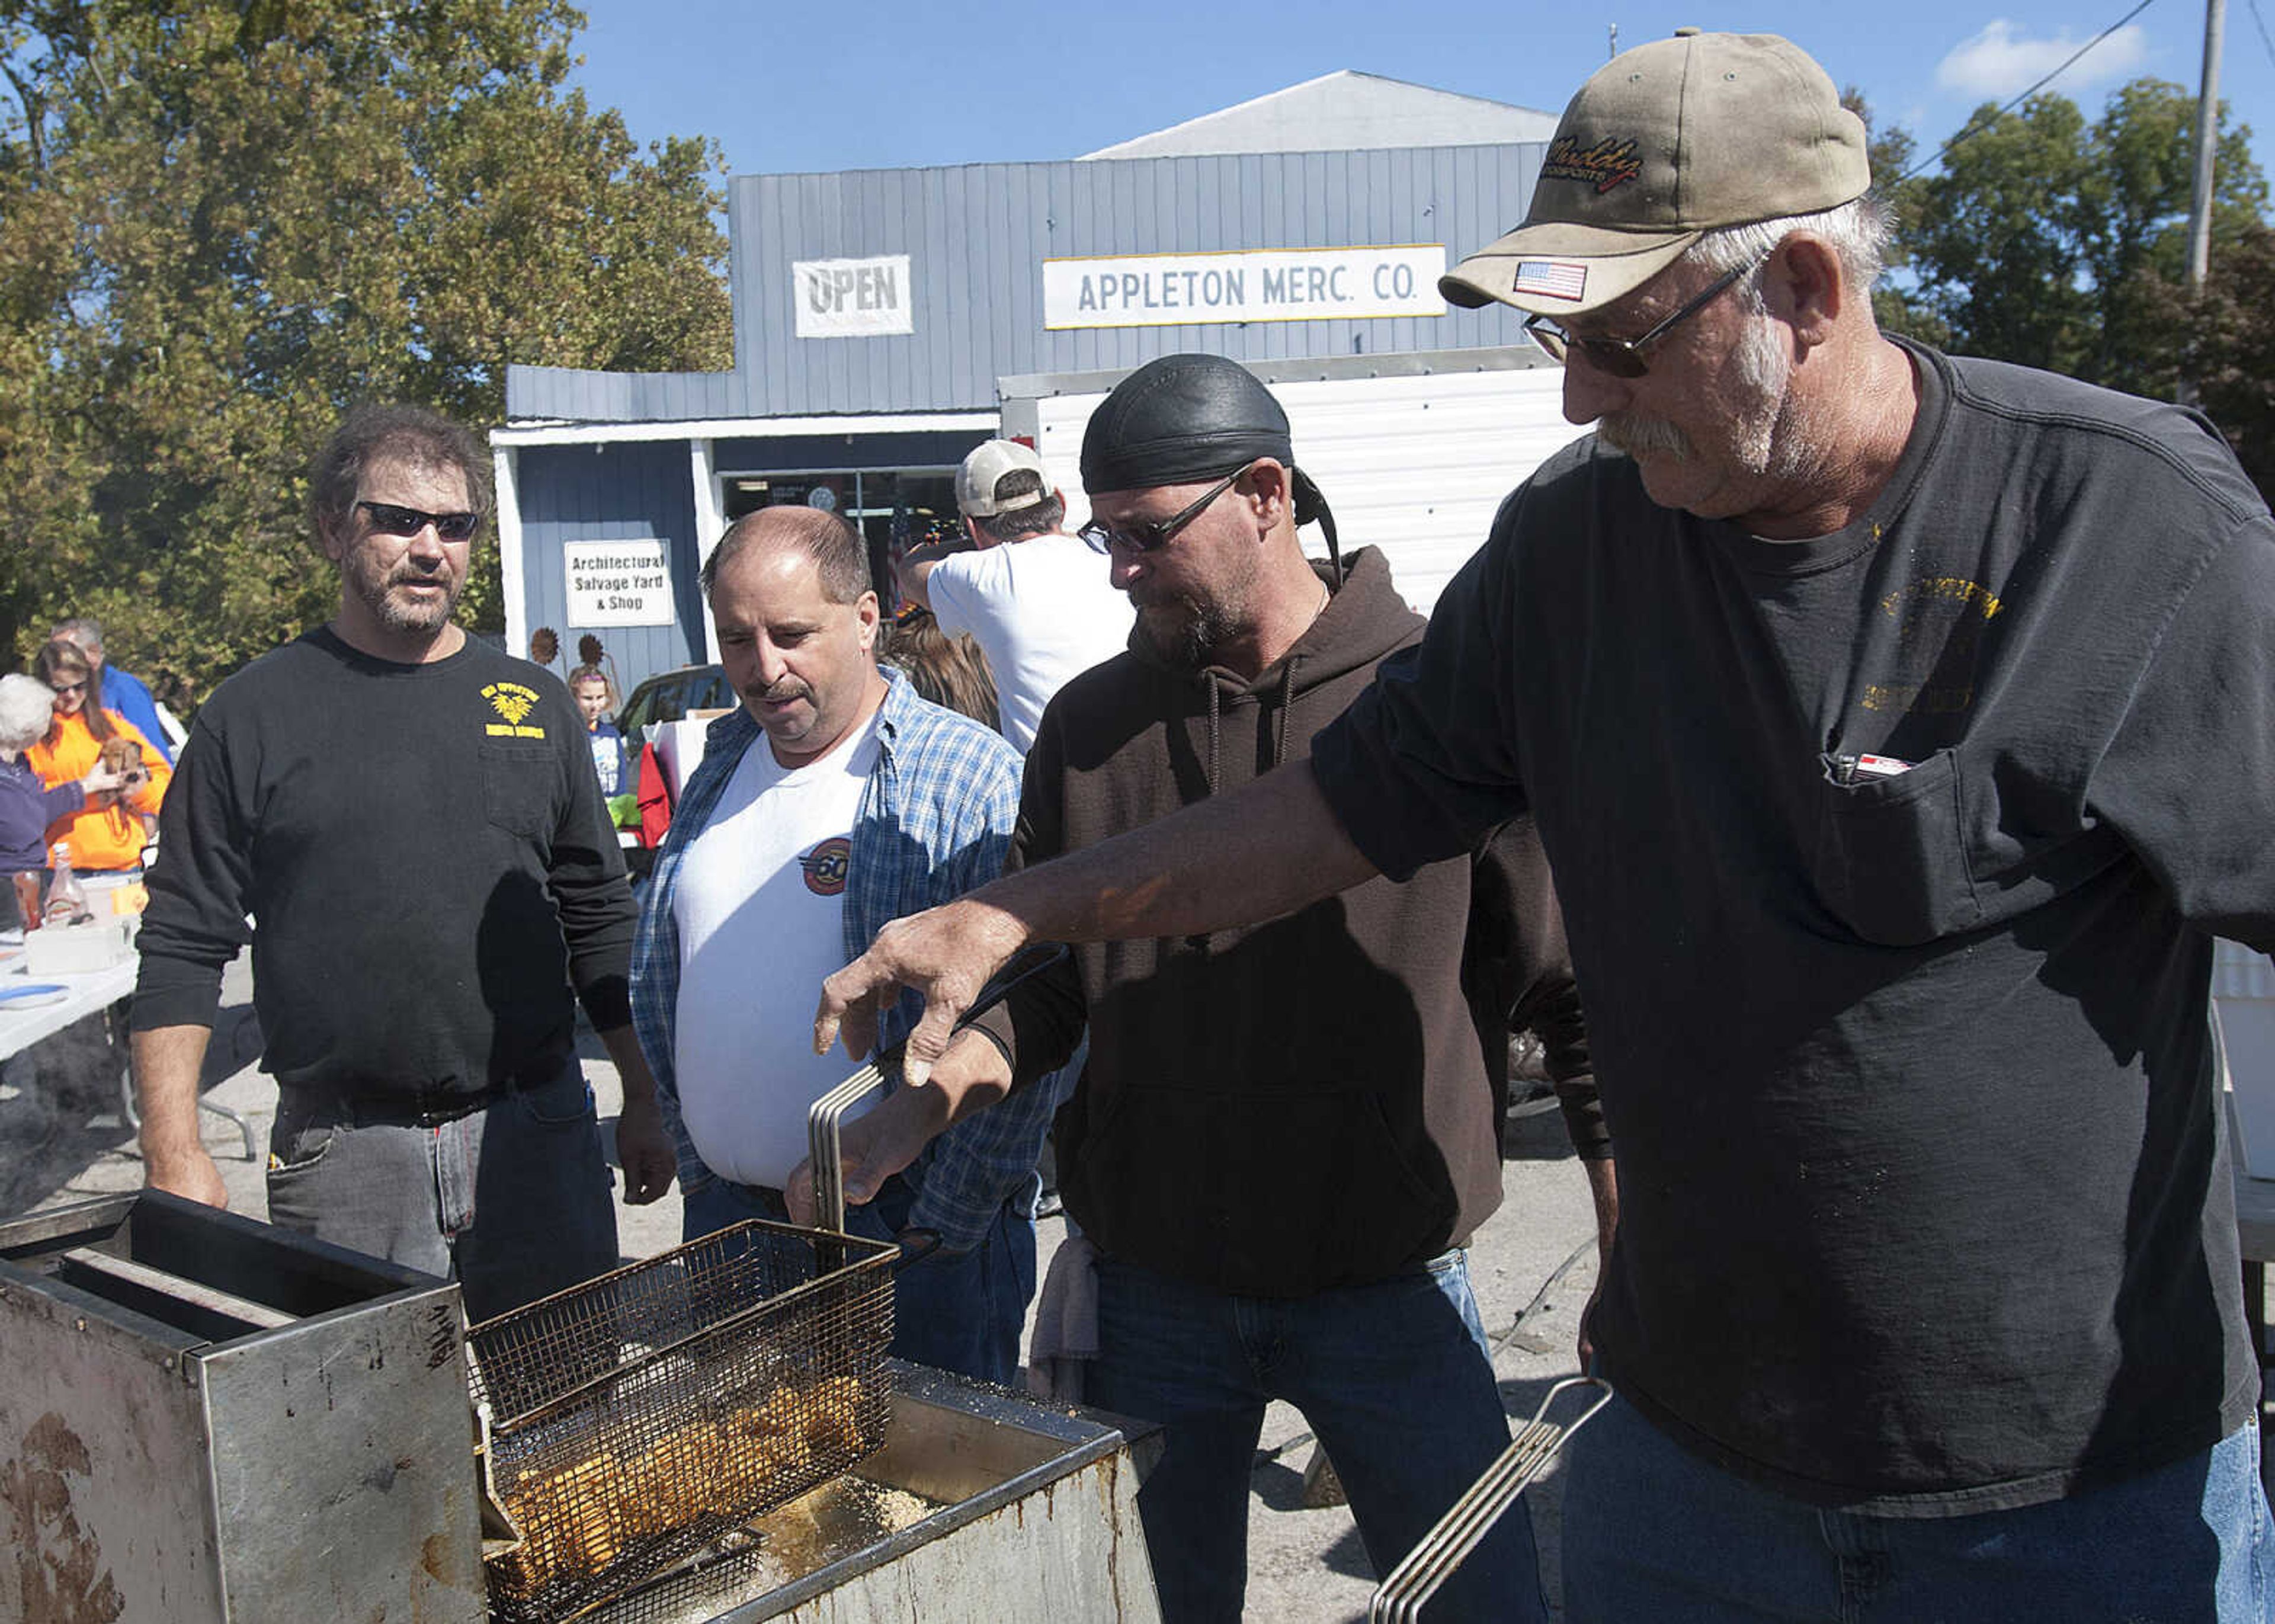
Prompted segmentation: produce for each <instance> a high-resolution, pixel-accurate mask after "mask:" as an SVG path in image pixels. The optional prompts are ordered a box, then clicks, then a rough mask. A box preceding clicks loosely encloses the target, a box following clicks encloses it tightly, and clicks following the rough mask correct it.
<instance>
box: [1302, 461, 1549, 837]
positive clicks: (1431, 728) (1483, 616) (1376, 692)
mask: <svg viewBox="0 0 2275 1624" xmlns="http://www.w3.org/2000/svg"><path fill="white" fill-rule="evenodd" d="M1528 489H1529V487H1528ZM1526 495H1527V491H1525V490H1520V491H1518V492H1517V493H1516V495H1514V496H1511V497H1510V498H1509V500H1508V502H1507V503H1505V504H1504V505H1503V507H1502V509H1501V512H1500V517H1499V518H1497V519H1496V520H1495V521H1494V524H1493V535H1492V537H1491V538H1490V539H1489V540H1487V541H1486V543H1485V546H1484V547H1483V548H1480V549H1479V550H1478V553H1477V554H1476V555H1475V556H1473V557H1472V558H1470V562H1469V563H1467V564H1465V565H1463V568H1462V570H1461V572H1460V573H1459V574H1457V575H1455V577H1454V578H1453V580H1451V581H1450V582H1448V583H1447V586H1446V590H1445V593H1444V594H1443V595H1442V596H1440V598H1439V600H1438V602H1437V606H1436V608H1433V609H1432V611H1431V614H1430V629H1429V631H1428V632H1427V633H1426V634H1425V636H1424V638H1423V639H1422V641H1421V642H1420V643H1419V644H1417V645H1416V646H1414V647H1412V648H1410V649H1405V650H1402V652H1400V653H1396V654H1394V655H1392V656H1391V657H1390V658H1389V659H1387V660H1386V661H1383V662H1382V664H1381V666H1380V667H1379V668H1378V669H1377V672H1376V675H1375V680H1374V682H1373V684H1372V685H1370V686H1369V687H1368V688H1367V689H1366V691H1364V692H1363V693H1361V694H1360V695H1359V697H1358V698H1357V699H1356V700H1354V701H1353V702H1352V704H1351V706H1350V708H1349V710H1347V711H1345V712H1344V713H1343V714H1342V716H1340V717H1338V718H1337V719H1336V720H1335V721H1333V722H1331V723H1329V724H1328V725H1327V726H1326V728H1325V729H1323V730H1321V731H1320V732H1319V734H1318V735H1317V736H1315V737H1314V738H1313V739H1312V741H1311V771H1312V773H1313V774H1314V775H1315V776H1316V777H1317V778H1318V780H1319V788H1320V789H1321V791H1322V792H1323V793H1324V794H1325V795H1326V798H1327V804H1328V805H1329V806H1330V807H1331V808H1333V810H1334V814H1335V817H1336V819H1337V820H1338V821H1340V822H1341V823H1342V826H1343V829H1344V832H1345V833H1346V834H1348V835H1349V836H1350V838H1351V840H1352V842H1354V843H1355V844H1356V845H1357V847H1358V849H1359V850H1361V851H1363V852H1364V853H1365V854H1366V857H1367V858H1368V860H1369V861H1370V862H1372V863H1373V864H1374V865H1375V866H1376V867H1377V868H1379V869H1380V870H1381V871H1382V872H1384V873H1386V874H1387V875H1389V876H1390V877H1391V878H1392V879H1394V880H1409V879H1411V878H1412V877H1413V875H1414V872H1415V871H1416V870H1417V869H1418V868H1420V867H1422V866H1423V865H1425V864H1427V863H1434V862H1440V861H1443V860H1445V859H1447V858H1449V857H1460V856H1462V855H1463V854H1465V853H1468V852H1471V851H1474V850H1477V848H1478V842H1480V841H1482V840H1483V839H1484V838H1485V835H1486V834H1487V833H1488V832H1489V831H1490V830H1492V829H1493V827H1496V826H1497V825H1500V824H1501V823H1505V822H1507V821H1508V820H1509V819H1510V818H1512V817H1514V816H1515V815H1517V814H1518V813H1520V812H1523V811H1524V810H1525V804H1526V803H1525V798H1524V792H1523V782H1522V775H1521V774H1520V772H1519V770H1518V761H1517V750H1516V738H1517V735H1516V729H1515V718H1514V715H1513V707H1514V703H1515V691H1514V687H1513V673H1512V670H1511V668H1510V665H1509V661H1508V652H1509V636H1510V619H1511V616H1510V593H1512V591H1513V590H1514V582H1513V576H1512V571H1511V568H1510V565H1511V555H1512V548H1511V546H1510V539H1511V537H1512V535H1513V534H1514V532H1515V526H1516V525H1517V523H1518V522H1519V520H1520V518H1521V517H1522V511H1523V502H1524V501H1525V498H1526Z"/></svg>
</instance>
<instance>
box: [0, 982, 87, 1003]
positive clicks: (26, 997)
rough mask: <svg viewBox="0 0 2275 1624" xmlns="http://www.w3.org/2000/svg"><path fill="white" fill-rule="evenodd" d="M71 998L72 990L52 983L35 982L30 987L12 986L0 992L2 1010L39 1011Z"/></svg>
mask: <svg viewBox="0 0 2275 1624" xmlns="http://www.w3.org/2000/svg"><path fill="white" fill-rule="evenodd" d="M70 996H71V988H69V987H67V986H57V985H56V984H55V983H54V982H52V981H35V982H34V983H32V984H31V985H30V986H11V987H9V988H7V989H6V990H5V991H0V1009H37V1008H42V1006H44V1005H48V1004H59V1003H61V1002H63V1001H64V999H66V998H69V997H70Z"/></svg>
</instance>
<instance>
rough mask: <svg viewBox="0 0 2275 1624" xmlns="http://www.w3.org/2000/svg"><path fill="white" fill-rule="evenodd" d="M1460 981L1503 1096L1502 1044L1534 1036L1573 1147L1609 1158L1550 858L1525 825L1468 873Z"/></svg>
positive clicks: (1502, 837) (1513, 826) (1489, 846)
mask: <svg viewBox="0 0 2275 1624" xmlns="http://www.w3.org/2000/svg"><path fill="white" fill-rule="evenodd" d="M1462 975H1463V982H1464V984H1465V987H1466V990H1467V992H1468V994H1469V998H1470V1005H1471V1011H1472V1017H1473V1019H1474V1020H1475V1021H1476V1023H1477V1027H1478V1033H1479V1034H1480V1036H1481V1037H1483V1038H1485V1039H1486V1041H1487V1042H1488V1043H1489V1044H1490V1045H1492V1047H1490V1048H1489V1049H1488V1051H1487V1054H1486V1056H1485V1061H1486V1069H1487V1071H1488V1073H1489V1074H1490V1075H1491V1076H1493V1077H1494V1078H1495V1079H1496V1080H1497V1081H1498V1082H1499V1083H1500V1084H1501V1085H1502V1086H1503V1087H1504V1088H1505V1086H1506V1083H1507V1076H1506V1072H1507V1066H1508V1058H1507V1056H1508V1034H1509V1033H1511V1032H1515V1031H1531V1032H1533V1033H1535V1034H1537V1035H1538V1037H1539V1039H1540V1041H1541V1044H1542V1046H1543V1048H1544V1050H1545V1052H1546V1061H1547V1069H1548V1076H1549V1080H1550V1081H1551V1082H1552V1083H1553V1084H1555V1087H1556V1098H1557V1103H1558V1104H1559V1105H1560V1106H1561V1107H1562V1109H1563V1114H1564V1127H1565V1130H1566V1131H1567V1132H1568V1133H1569V1134H1570V1135H1571V1137H1572V1144H1573V1148H1574V1149H1575V1150H1576V1151H1578V1152H1579V1153H1580V1154H1581V1156H1582V1157H1583V1158H1585V1159H1589V1160H1591V1161H1593V1160H1600V1159H1604V1158H1606V1157H1608V1156H1609V1155H1610V1154H1611V1153H1612V1141H1611V1135H1610V1134H1609V1132H1608V1131H1607V1130H1606V1128H1605V1126H1604V1112H1603V1106H1602V1104H1601V1102H1600V1101H1599V1099H1598V1098H1597V1094H1596V1078H1595V1069H1594V1067H1593V1066H1592V1065H1591V1062H1590V1061H1589V1057H1588V1025H1587V1019H1586V1017H1585V1016H1584V1015H1583V1013H1582V1010H1581V1007H1580V986H1579V982H1578V980H1577V979H1576V978H1575V976H1574V974H1573V971H1572V955H1571V950H1570V948H1569V947H1568V945H1567V943H1566V941H1565V937H1564V916H1563V913H1562V910H1561V908H1560V907H1559V906H1558V904H1557V901H1556V889H1555V887H1554V885H1553V882H1552V881H1551V880H1550V876H1549V870H1548V857H1547V854H1546V852H1544V851H1543V850H1541V849H1540V838H1539V836H1538V834H1537V833H1536V832H1535V831H1534V829H1533V827H1532V823H1531V820H1529V819H1523V818H1519V819H1515V820H1511V821H1510V822H1509V823H1508V824H1506V825H1504V826H1503V827H1501V828H1500V829H1499V830H1497V831H1495V833H1494V834H1493V836H1492V838H1491V839H1489V840H1488V841H1486V842H1485V845H1484V847H1483V848H1482V849H1481V850H1479V851H1478V854H1477V857H1476V858H1475V860H1474V861H1473V863H1472V865H1471V882H1470V928H1469V940H1468V941H1467V942H1466V943H1465V944H1464V949H1463V959H1462Z"/></svg>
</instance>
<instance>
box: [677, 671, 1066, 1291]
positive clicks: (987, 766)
mask: <svg viewBox="0 0 2275 1624" xmlns="http://www.w3.org/2000/svg"><path fill="white" fill-rule="evenodd" d="M884 676H885V680H886V682H887V683H888V684H889V691H888V692H887V694H886V696H885V701H884V705H883V706H882V707H881V709H880V710H879V711H878V713H877V742H878V745H879V749H878V752H877V765H876V767H875V769H874V770H873V771H872V772H871V773H870V774H869V782H868V783H867V784H866V786H865V787H864V789H862V792H861V803H860V810H859V812H858V813H857V814H856V816H855V819H854V823H853V835H852V845H853V850H852V854H851V858H850V865H849V869H850V872H848V873H847V876H846V880H845V942H844V948H845V957H846V961H847V962H848V963H850V962H851V961H852V960H854V959H856V958H858V957H859V956H861V954H862V953H864V952H865V951H866V950H867V948H868V946H869V943H870V942H871V941H872V940H873V939H874V938H875V936H876V934H877V933H878V932H879V931H881V930H882V929H883V928H884V927H885V925H886V924H887V923H888V922H889V921H891V920H893V919H897V918H901V917H902V916H903V915H904V914H911V913H919V912H921V911H923V910H925V909H927V908H933V907H937V906H939V905H940V904H941V903H946V902H950V901H953V900H954V899H955V898H956V897H958V896H961V895H964V893H965V892H966V891H969V890H971V889H972V888H974V887H975V886H979V885H984V884H986V882H987V881H988V880H993V879H994V878H995V875H996V873H997V872H998V871H1000V870H1001V868H1002V866H1003V854H1004V852H1005V850H1007V849H1008V848H1009V845H1010V842H1011V827H1012V824H1013V822H1014V821H1015V820H1016V819H1017V816H1018V812H1019V772H1020V761H1019V756H1018V752H1016V751H1014V750H1013V749H1012V748H1011V746H1010V745H1009V744H1006V743H1005V742H1004V741H1003V738H1002V737H1001V735H999V734H996V733H994V732H992V731H990V730H989V729H986V728H984V727H982V726H980V725H979V723H978V722H976V721H971V720H970V719H969V718H968V717H964V716H959V715H957V714H956V713H955V712H954V711H949V710H944V709H942V708H941V706H937V705H933V704H929V703H927V702H926V700H924V699H919V698H918V696H917V694H916V691H914V690H913V689H911V687H910V686H909V685H908V682H907V679H906V678H904V677H903V676H901V674H900V673H899V672H897V671H894V670H891V669H887V670H886V671H885V673H884ZM761 736H762V735H761V733H760V728H759V724H758V723H757V721H754V720H753V719H752V716H751V714H750V712H749V711H747V710H745V709H744V708H743V707H741V706H737V707H736V708H735V709H734V710H733V711H732V712H730V713H729V714H727V715H724V716H722V717H720V718H719V719H718V720H717V721H714V722H713V723H712V724H711V726H710V729H708V730H707V732H706V733H705V734H704V736H703V760H702V764H701V765H700V766H699V767H697V768H696V769H695V775H694V776H693V777H692V778H691V779H689V780H688V782H687V786H686V788H685V789H684V790H682V791H681V793H680V797H679V804H678V806H677V808H676V810H675V811H674V812H673V813H672V818H671V832H670V834H669V835H667V836H666V837H665V840H664V842H663V848H662V850H661V851H659V852H658V853H657V854H656V860H655V872H654V875H653V877H652V878H651V880H650V882H649V885H648V892H647V898H646V903H645V904H644V905H643V906H642V908H641V910H640V922H639V938H638V940H636V941H635V942H634V944H633V947H632V1026H633V1029H634V1030H635V1031H637V1032H638V1033H639V1044H640V1049H641V1052H642V1053H643V1054H646V1056H647V1063H648V1069H650V1070H652V1071H654V1073H655V1081H656V1088H657V1091H658V1093H659V1094H660V1095H661V1101H662V1105H663V1116H664V1122H666V1124H667V1125H668V1126H669V1129H670V1130H671V1136H672V1139H673V1142H674V1143H675V1144H676V1145H677V1147H678V1151H679V1181H680V1187H681V1188H682V1189H683V1190H694V1189H698V1188H699V1187H701V1186H702V1185H704V1184H707V1183H709V1182H711V1180H712V1179H713V1178H714V1177H715V1176H716V1175H714V1174H713V1173H712V1171H711V1169H710V1168H709V1167H706V1166H704V1164H703V1159H702V1158H701V1157H700V1156H699V1155H697V1154H696V1152H695V1146H694V1144H693V1143H692V1141H690V1140H689V1138H688V1137H687V1129H686V1126H685V1124H684V1122H682V1121H681V1120H680V1114H679V1084H678V1080H677V1077H676V1074H675V1073H674V1071H673V1069H672V1061H673V1058H674V1055H675V1053H676V1046H675V1032H676V1025H675V1019H676V1014H677V1011H678V1006H679V925H678V922H677V919H676V916H675V913H674V908H673V904H674V902H675V900H676V895H677V891H678V887H679V869H680V864H681V861H682V860H683V859H684V857H685V856H686V854H687V848H688V847H689V845H691V844H692V842H694V840H695V838H696V836H698V835H700V834H702V833H703V831H704V829H705V827H707V825H708V824H709V823H710V821H711V818H712V815H713V813H714V812H716V811H717V809H718V805H719V797H720V795H721V793H722V791H723V790H724V789H726V787H727V782H728V780H729V779H730V778H732V777H733V776H734V773H735V768H736V767H737V764H739V763H740V762H741V760H742V759H743V752H744V751H746V750H748V749H750V748H752V745H753V744H756V742H757V741H758V740H759V739H760V737H761ZM754 968H755V967H754ZM820 991H821V989H820V988H819V987H816V988H815V989H814V995H815V997H816V998H817V999H819V998H820ZM922 1007H923V1006H922V1001H920V1000H919V999H918V997H917V995H916V994H915V993H906V994H904V995H903V997H902V999H901V1001H899V1002H898V1003H897V1004H896V1005H895V1006H894V1007H893V1008H891V1009H890V1010H888V1012H887V1013H886V1015H885V1017H884V1019H883V1020H882V1021H881V1022H880V1023H878V1024H879V1031H878V1034H877V1041H878V1046H880V1047H881V1048H889V1047H891V1046H893V1045H894V1044H896V1043H898V1042H899V1041H900V1040H901V1039H903V1038H904V1037H906V1036H907V1035H908V1031H909V1028H910V1027H911V1026H912V1025H914V1024H915V1023H916V1017H917V1016H918V1012H919V1011H920V1010H921V1008H922ZM1056 1103H1057V1100H1056V1091H1054V1089H1053V1088H1051V1087H1050V1086H1048V1085H1047V1084H1039V1085H1038V1086H1035V1087H1032V1088H1026V1089H1022V1090H1021V1091H1019V1092H1017V1093H1016V1094H1014V1095H1012V1096H1011V1097H1010V1098H1009V1099H1004V1100H1001V1101H999V1102H998V1103H997V1104H995V1105H994V1106H992V1107H989V1108H988V1109H986V1110H985V1111H982V1112H980V1113H979V1114H978V1115H976V1116H972V1117H969V1118H967V1119H966V1120H964V1122H958V1123H957V1124H956V1126H955V1127H953V1128H951V1129H949V1130H948V1131H947V1132H946V1133H944V1134H942V1135H941V1137H939V1138H937V1139H935V1140H934V1141H933V1143H932V1144H931V1146H930V1147H929V1148H928V1149H927V1150H926V1152H925V1154H924V1156H923V1157H921V1158H920V1159H918V1161H917V1163H916V1165H915V1166H913V1167H911V1168H909V1169H908V1171H907V1172H906V1173H905V1174H903V1177H904V1178H905V1179H907V1180H908V1181H909V1182H910V1183H911V1185H912V1186H913V1187H914V1188H915V1189H916V1191H917V1198H916V1203H915V1205H914V1206H913V1207H912V1208H911V1212H910V1213H909V1223H910V1225H911V1227H918V1228H925V1229H933V1230H937V1231H938V1232H939V1234H940V1237H941V1244H942V1245H943V1246H949V1247H954V1248H958V1249H968V1248H971V1247H973V1246H977V1245H978V1244H979V1243H980V1241H981V1240H982V1239H984V1238H985V1237H986V1232H987V1227H988V1226H989V1225H990V1224H991V1223H993V1222H994V1218H995V1214H996V1212H997V1211H998V1209H1000V1208H1001V1206H1002V1205H1003V1203H1004V1202H1005V1201H1007V1200H1013V1199H1018V1200H1022V1201H1024V1199H1026V1198H1027V1197H1028V1196H1029V1194H1030V1192H1031V1191H1032V1189H1033V1184H1034V1172H1035V1159H1036V1158H1037V1157H1038V1156H1039V1155H1040V1154H1041V1153H1042V1146H1043V1136H1044V1135H1045V1134H1047V1133H1048V1132H1049V1131H1050V1126H1051V1116H1052V1114H1053V1112H1054V1109H1055V1107H1056Z"/></svg>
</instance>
